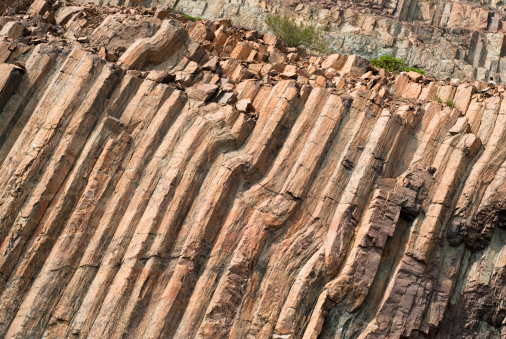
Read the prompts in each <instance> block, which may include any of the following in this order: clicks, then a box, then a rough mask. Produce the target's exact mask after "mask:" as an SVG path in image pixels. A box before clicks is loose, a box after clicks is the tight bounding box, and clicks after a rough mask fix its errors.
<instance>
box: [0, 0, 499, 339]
mask: <svg viewBox="0 0 506 339" xmlns="http://www.w3.org/2000/svg"><path fill="white" fill-rule="evenodd" d="M0 32H1V33H0V39H1V40H0V121H1V122H2V123H1V124H0V166H1V167H0V319H1V321H0V337H5V338H42V337H45V338H76V337H78V338H115V337H128V338H229V337H230V338H336V337H341V338H355V337H357V338H380V337H381V338H401V337H403V338H425V337H431V338H476V337H479V338H500V337H504V336H506V320H505V315H506V293H505V284H506V226H505V225H506V190H505V189H504V187H506V149H505V148H504V144H505V142H506V99H505V98H504V93H505V88H504V87H503V86H502V85H499V86H497V85H490V84H488V83H487V82H480V81H474V82H465V81H461V80H456V79H451V78H448V79H445V80H437V79H435V78H432V77H430V76H422V75H420V74H418V73H412V72H408V73H402V74H391V73H388V72H386V71H385V70H383V69H377V68H375V67H373V66H371V65H370V64H369V62H368V61H367V60H366V59H364V58H362V57H360V56H356V55H342V54H332V55H328V56H318V55H311V54H308V52H307V51H304V50H301V49H295V48H289V47H287V46H284V45H283V43H282V41H280V40H279V39H278V38H276V37H275V36H272V35H269V34H262V33H261V32H260V31H253V30H247V29H243V28H238V27H235V26H233V25H231V22H230V21H229V20H221V21H213V20H201V21H199V20H198V21H195V22H194V21H191V20H188V18H186V17H185V16H183V15H181V14H176V13H173V12H171V11H168V10H167V9H165V8H161V7H160V8H155V7H153V8H150V9H146V8H124V7H97V6H94V5H91V4H72V3H68V2H51V1H47V0H42V1H41V0H37V1H35V2H34V3H33V4H32V5H31V6H30V7H29V8H26V11H24V12H20V11H17V12H16V11H14V12H13V11H7V12H6V14H5V15H3V16H1V17H0Z"/></svg>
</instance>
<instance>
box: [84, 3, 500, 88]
mask: <svg viewBox="0 0 506 339" xmlns="http://www.w3.org/2000/svg"><path fill="white" fill-rule="evenodd" d="M78 1H79V2H81V3H95V4H101V5H126V6H148V7H149V6H151V5H156V6H158V7H163V6H165V7H168V8H172V7H175V8H177V9H178V10H182V11H184V12H185V13H188V14H190V15H193V16H200V17H204V18H209V19H223V18H230V19H232V20H233V22H234V23H236V24H238V25H243V26H246V27H250V28H251V29H260V30H263V31H265V30H266V29H267V27H266V25H265V22H264V21H265V19H266V17H267V16H268V15H269V14H274V15H278V16H288V17H290V18H291V19H293V20H295V21H297V22H303V23H308V22H309V23H313V24H315V25H317V26H318V27H320V28H322V29H323V30H324V31H325V36H326V38H327V41H328V44H329V47H330V48H331V49H332V50H333V51H334V52H337V53H343V54H356V55H360V56H362V57H365V58H368V59H370V58H377V57H379V56H381V55H392V56H395V57H397V58H400V59H402V60H404V61H406V62H407V63H409V64H410V65H411V66H415V67H419V68H422V69H425V70H426V71H427V72H428V73H430V74H432V75H434V76H437V77H443V78H445V77H452V78H459V79H462V78H468V79H474V78H478V79H479V80H485V79H488V78H489V77H493V78H494V80H495V81H501V82H505V81H506V40H505V34H504V33H505V32H506V11H505V9H506V7H505V4H504V3H503V2H501V1H497V0H488V1H485V0H482V1H477V0H472V1H455V0H386V1H378V0H360V1H346V0H320V1H314V0H235V1H225V0H98V1H97V0H78Z"/></svg>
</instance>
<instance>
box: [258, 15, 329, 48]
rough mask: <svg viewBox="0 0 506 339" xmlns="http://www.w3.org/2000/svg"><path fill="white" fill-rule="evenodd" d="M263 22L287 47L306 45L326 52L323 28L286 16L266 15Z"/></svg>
mask: <svg viewBox="0 0 506 339" xmlns="http://www.w3.org/2000/svg"><path fill="white" fill-rule="evenodd" d="M265 24H266V25H267V27H269V29H270V30H271V31H272V32H273V33H274V35H276V36H277V37H278V38H280V39H281V40H282V41H283V42H284V43H285V45H287V46H289V47H300V46H303V47H306V48H309V49H312V50H315V51H318V52H321V53H327V52H328V50H329V49H328V47H327V43H326V41H325V39H324V38H323V30H322V29H320V28H318V27H316V25H314V24H310V23H302V22H301V23H296V22H295V21H293V20H292V19H290V18H288V17H286V16H285V17H279V16H275V15H267V19H265Z"/></svg>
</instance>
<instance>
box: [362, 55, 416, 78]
mask: <svg viewBox="0 0 506 339" xmlns="http://www.w3.org/2000/svg"><path fill="white" fill-rule="evenodd" d="M369 62H370V63H371V65H373V66H376V67H378V68H384V69H385V70H387V71H389V72H392V73H396V74H397V73H399V72H417V73H420V74H421V75H425V71H424V70H422V69H419V68H415V67H409V66H408V64H407V63H405V62H404V61H402V60H401V59H397V58H394V57H393V56H390V55H382V56H380V57H379V58H378V59H371V60H369Z"/></svg>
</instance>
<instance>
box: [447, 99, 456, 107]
mask: <svg viewBox="0 0 506 339" xmlns="http://www.w3.org/2000/svg"><path fill="white" fill-rule="evenodd" d="M446 104H447V105H448V106H449V107H451V108H455V107H457V105H455V103H454V102H453V101H450V100H446Z"/></svg>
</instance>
